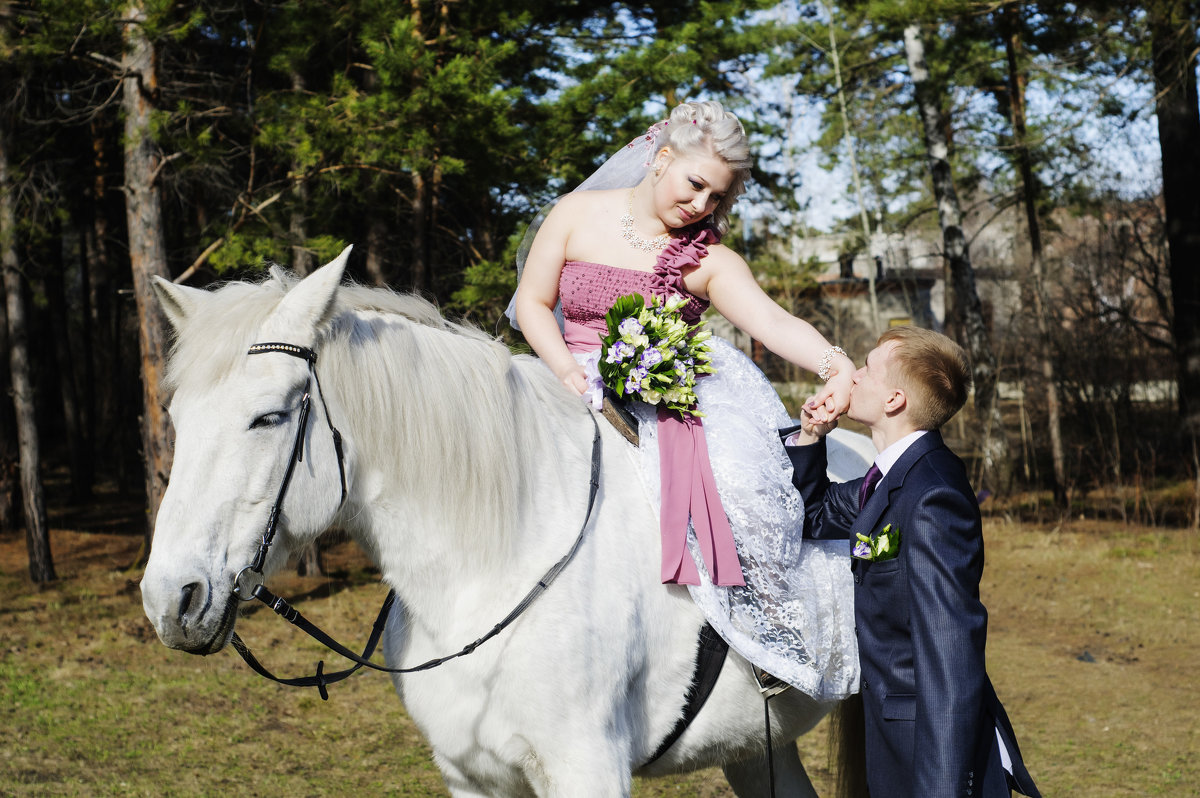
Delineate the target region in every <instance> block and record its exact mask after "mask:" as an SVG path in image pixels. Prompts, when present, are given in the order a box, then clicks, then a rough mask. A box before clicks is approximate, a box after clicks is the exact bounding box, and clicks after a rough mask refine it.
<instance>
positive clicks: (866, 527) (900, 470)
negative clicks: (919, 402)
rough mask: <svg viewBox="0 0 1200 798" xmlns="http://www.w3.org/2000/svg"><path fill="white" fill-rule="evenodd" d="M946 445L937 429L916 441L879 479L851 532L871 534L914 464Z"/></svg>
mask: <svg viewBox="0 0 1200 798" xmlns="http://www.w3.org/2000/svg"><path fill="white" fill-rule="evenodd" d="M944 445H945V444H944V443H943V442H942V435H941V433H940V432H938V431H937V430H930V431H929V432H927V433H925V434H924V435H922V436H921V437H920V438H918V439H917V440H916V441H914V442H913V445H912V446H909V447H908V449H906V450H905V452H904V454H902V455H900V459H899V460H897V461H896V464H895V465H893V466H892V467H891V468H890V469H888V472H887V474H886V475H885V476H884V478H883V479H882V480H880V481H879V484H878V485H877V486H876V487H875V492H874V493H872V494H871V498H869V499H867V503H866V505H865V506H864V507H863V508H862V511H861V512H859V514H858V518H857V519H855V521H854V528H853V529H852V530H851V534H857V533H859V532H861V533H862V534H864V535H868V536H869V535H871V533H872V532H873V531H874V530H875V528H876V527H877V526H878V525H879V523H880V521H879V519H880V518H882V517H883V514H884V512H886V511H887V508H888V507H890V506H891V504H892V496H891V494H892V493H893V492H895V491H898V490H900V488H902V487H903V486H904V480H905V478H906V477H907V476H908V472H909V471H910V470H912V467H913V465H914V464H916V462H917V461H918V460H920V459H921V458H922V457H924V456H925V455H926V454H928V453H929V452H931V451H933V450H934V449H937V448H939V447H941V446H944ZM852 544H853V541H852Z"/></svg>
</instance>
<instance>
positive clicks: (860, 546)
mask: <svg viewBox="0 0 1200 798" xmlns="http://www.w3.org/2000/svg"><path fill="white" fill-rule="evenodd" d="M850 553H851V554H852V555H853V556H855V557H858V558H859V559H860V560H869V559H871V544H870V543H868V542H867V541H865V540H860V541H859V542H858V543H855V544H854V550H853V551H851V552H850Z"/></svg>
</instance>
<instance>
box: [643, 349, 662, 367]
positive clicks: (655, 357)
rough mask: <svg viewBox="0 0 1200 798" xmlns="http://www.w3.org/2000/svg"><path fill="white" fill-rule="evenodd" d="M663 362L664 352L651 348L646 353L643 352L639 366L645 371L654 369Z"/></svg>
mask: <svg viewBox="0 0 1200 798" xmlns="http://www.w3.org/2000/svg"><path fill="white" fill-rule="evenodd" d="M662 361H663V356H662V352H660V351H658V350H657V349H655V348H653V347H651V348H650V349H647V350H646V351H645V352H642V359H641V360H639V361H638V366H639V367H641V368H644V369H652V368H654V367H655V366H657V365H658V364H659V363H661V362H662Z"/></svg>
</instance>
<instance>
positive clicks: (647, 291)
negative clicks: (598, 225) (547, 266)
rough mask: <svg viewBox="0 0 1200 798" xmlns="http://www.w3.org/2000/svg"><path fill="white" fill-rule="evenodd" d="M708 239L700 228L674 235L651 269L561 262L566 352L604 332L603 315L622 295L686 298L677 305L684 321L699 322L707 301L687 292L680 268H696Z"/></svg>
mask: <svg viewBox="0 0 1200 798" xmlns="http://www.w3.org/2000/svg"><path fill="white" fill-rule="evenodd" d="M711 240H712V233H711V231H708V230H704V231H701V232H700V234H698V235H697V236H696V237H695V238H691V239H689V238H675V239H672V240H671V243H670V244H668V245H667V248H666V249H664V250H663V252H662V254H661V255H660V256H659V258H658V261H657V262H656V263H655V264H654V271H652V272H644V271H640V270H638V269H623V268H620V267H617V266H607V265H605V264H603V263H592V262H589V261H578V260H569V261H567V262H566V263H564V264H563V268H562V275H561V276H560V277H559V280H558V296H559V300H560V301H561V302H562V310H563V318H564V319H565V320H566V326H567V329H566V331H565V337H566V339H567V346H569V347H570V348H571V349H572V350H575V351H579V350H589V349H595V348H596V347H597V346H599V343H600V336H601V335H603V334H604V333H607V332H608V327H607V325H606V324H605V322H604V315H605V314H606V313H608V311H609V309H610V308H611V307H612V306H613V303H614V302H616V301H617V299H619V298H620V297H622V296H625V295H627V294H641V295H642V296H644V297H649V296H650V295H651V294H657V295H659V296H668V295H670V294H681V295H683V296H686V297H688V298H689V299H688V303H687V304H686V305H684V306H683V318H684V321H686V322H687V323H688V324H695V323H697V322H698V321H700V316H701V314H703V313H704V311H706V310H708V300H705V299H701V298H700V297H698V296H695V295H693V294H690V293H688V290H687V288H685V287H684V285H683V272H684V270H685V269H687V268H689V267H692V266H699V265H700V259H701V258H703V257H704V256H705V255H707V254H708V247H706V246H705V242H707V241H711Z"/></svg>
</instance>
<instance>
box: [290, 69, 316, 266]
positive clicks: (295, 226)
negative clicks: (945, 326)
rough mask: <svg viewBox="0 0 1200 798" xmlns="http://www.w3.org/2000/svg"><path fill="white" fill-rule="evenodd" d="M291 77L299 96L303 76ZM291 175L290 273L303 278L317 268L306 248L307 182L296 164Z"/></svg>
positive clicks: (293, 71) (301, 90) (297, 73)
mask: <svg viewBox="0 0 1200 798" xmlns="http://www.w3.org/2000/svg"><path fill="white" fill-rule="evenodd" d="M291 75H292V91H293V92H295V93H296V94H297V95H299V94H301V93H302V92H303V91H304V90H305V88H307V87H306V85H305V82H304V76H303V75H301V74H300V73H299V72H298V71H296V70H295V69H293V70H292V73H291ZM292 174H294V175H295V176H296V185H295V186H293V187H292V196H293V198H294V203H293V205H292V212H291V218H290V220H289V223H288V235H289V236H290V237H291V239H292V271H294V272H295V273H296V274H298V275H300V276H301V277H304V276H306V275H308V274H311V273H312V270H313V269H315V268H316V266H317V263H316V260H317V259H316V258H314V257H313V253H312V250H310V249H309V248H308V181H306V180H305V179H304V175H303V172H302V170H301V168H300V165H299V164H297V163H293V164H292Z"/></svg>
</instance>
